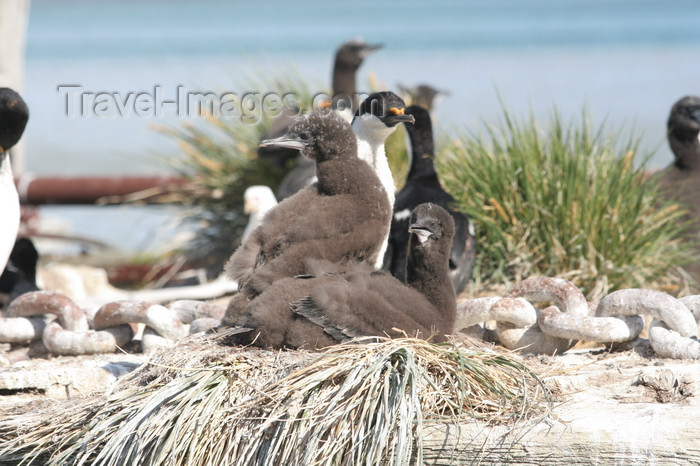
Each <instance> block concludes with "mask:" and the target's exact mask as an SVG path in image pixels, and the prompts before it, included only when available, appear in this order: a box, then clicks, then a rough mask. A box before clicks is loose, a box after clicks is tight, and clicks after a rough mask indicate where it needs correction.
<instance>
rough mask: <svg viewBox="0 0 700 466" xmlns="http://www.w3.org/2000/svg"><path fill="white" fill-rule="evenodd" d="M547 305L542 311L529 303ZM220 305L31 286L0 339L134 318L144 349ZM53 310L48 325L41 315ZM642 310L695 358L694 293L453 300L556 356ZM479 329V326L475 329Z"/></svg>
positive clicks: (87, 342)
mask: <svg viewBox="0 0 700 466" xmlns="http://www.w3.org/2000/svg"><path fill="white" fill-rule="evenodd" d="M541 303H546V304H548V305H547V306H546V307H544V309H541V310H540V309H539V308H537V307H536V306H535V305H536V304H541ZM223 312H224V307H223V306H218V305H215V304H211V303H206V302H203V301H194V300H180V301H175V302H173V303H171V304H169V305H168V306H162V305H158V304H151V303H146V302H142V301H116V302H111V303H108V304H105V305H104V306H102V307H101V308H100V309H98V310H97V312H95V314H94V316H93V317H92V318H90V317H89V313H87V312H86V311H85V310H83V309H81V308H80V307H78V306H77V305H76V304H75V303H74V302H73V301H72V300H71V299H70V298H68V297H67V296H65V295H62V294H60V293H55V292H49V291H37V292H33V293H27V294H24V295H22V296H20V297H18V298H17V299H15V300H14V301H13V302H12V303H11V305H10V307H9V308H8V309H7V312H6V316H5V317H4V318H0V342H9V343H26V342H30V341H33V340H38V339H41V340H42V341H43V342H44V345H45V346H46V347H47V349H48V350H49V351H50V352H52V353H54V354H64V355H68V354H92V353H101V352H114V351H116V350H117V348H118V347H121V346H123V345H125V344H126V343H128V342H129V341H130V340H131V339H132V338H133V329H134V328H135V326H136V324H143V325H144V326H145V329H144V332H143V336H142V344H143V348H144V351H149V350H150V349H153V348H155V347H160V346H173V345H175V344H176V342H177V341H178V340H179V339H180V338H182V337H184V336H185V335H186V334H187V333H188V332H189V333H195V332H199V331H203V330H207V329H210V328H213V327H215V326H217V325H218V324H219V322H220V320H221V318H222V316H223ZM46 314H50V315H54V316H55V319H54V320H53V321H51V322H48V323H46V321H45V319H44V318H42V317H39V316H43V315H46ZM644 316H649V317H651V318H653V320H652V322H651V324H650V326H649V331H648V336H649V343H650V344H651V347H652V348H653V350H654V351H655V352H656V354H657V355H659V356H660V357H664V358H677V359H678V358H684V359H700V341H698V322H699V321H700V295H694V296H686V297H684V298H680V299H676V298H674V297H672V296H670V295H668V294H666V293H662V292H660V291H654V290H645V289H626V290H619V291H615V292H613V293H610V294H609V295H607V296H605V297H604V298H603V299H602V300H601V301H600V303H598V304H595V303H589V302H587V301H586V299H585V297H584V295H583V294H582V293H581V291H580V290H579V289H578V288H577V287H576V286H575V285H574V284H573V283H571V282H569V281H567V280H564V279H561V278H551V277H534V278H529V279H527V280H523V281H522V282H520V283H517V284H516V285H514V286H513V287H512V288H511V289H510V290H508V291H507V292H506V293H505V295H504V296H502V297H487V298H476V299H469V300H466V301H462V302H460V303H459V304H458V305H457V321H456V325H455V331H464V332H467V333H470V334H481V335H483V327H484V325H485V323H486V322H490V321H492V322H495V326H496V336H497V338H498V340H499V343H500V344H502V345H503V346H505V347H506V348H508V349H511V350H518V351H520V352H522V353H535V354H561V353H564V352H565V351H567V350H568V349H570V348H571V347H572V346H574V345H575V344H576V343H577V342H578V341H594V342H600V343H619V342H625V341H631V340H634V339H636V338H639V335H640V333H641V332H642V329H643V328H644ZM475 330H480V332H475Z"/></svg>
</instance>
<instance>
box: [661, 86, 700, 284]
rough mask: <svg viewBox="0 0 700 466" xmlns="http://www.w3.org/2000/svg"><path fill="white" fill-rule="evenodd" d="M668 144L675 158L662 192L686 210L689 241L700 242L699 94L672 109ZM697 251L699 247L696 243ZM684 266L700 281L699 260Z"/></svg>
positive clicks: (663, 182)
mask: <svg viewBox="0 0 700 466" xmlns="http://www.w3.org/2000/svg"><path fill="white" fill-rule="evenodd" d="M667 128H668V143H669V145H670V146H671V150H672V151H673V155H674V156H675V161H674V162H673V164H671V165H670V166H669V167H668V168H666V169H665V170H664V172H663V174H662V176H661V180H660V181H661V186H662V187H663V188H664V191H663V194H664V195H665V196H667V197H668V198H669V199H672V200H674V201H677V202H680V203H682V204H683V207H684V208H685V209H687V210H688V216H687V217H686V218H685V219H684V220H687V221H689V229H688V235H689V241H691V242H693V243H695V244H696V245H700V97H698V96H685V97H683V98H681V99H680V100H678V101H677V102H676V103H675V104H674V105H673V107H672V108H671V114H670V115H669V117H668V122H667ZM697 249H698V252H699V253H700V246H697ZM685 269H686V270H687V271H688V272H689V273H690V274H691V275H692V276H693V278H695V280H696V281H698V282H699V283H700V263H696V264H689V265H687V266H686V267H685Z"/></svg>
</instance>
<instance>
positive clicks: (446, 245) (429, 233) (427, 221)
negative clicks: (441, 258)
mask: <svg viewBox="0 0 700 466" xmlns="http://www.w3.org/2000/svg"><path fill="white" fill-rule="evenodd" d="M408 232H409V233H410V235H411V237H410V241H411V242H412V245H413V246H418V247H423V248H435V247H438V248H440V249H445V251H443V252H445V253H446V254H447V255H449V251H450V247H451V244H452V237H453V236H454V234H455V222H454V220H453V219H452V215H450V214H449V212H447V211H446V210H445V209H443V208H442V207H440V206H439V205H437V204H433V203H430V202H426V203H423V204H420V205H418V206H417V207H416V208H415V209H413V212H412V213H411V219H410V221H409V227H408ZM416 241H417V242H418V244H415V242H416Z"/></svg>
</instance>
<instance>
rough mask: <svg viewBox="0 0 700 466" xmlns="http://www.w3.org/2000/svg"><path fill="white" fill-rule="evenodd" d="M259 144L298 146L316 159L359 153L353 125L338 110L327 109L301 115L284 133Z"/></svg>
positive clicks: (294, 147) (298, 148) (316, 160)
mask: <svg viewBox="0 0 700 466" xmlns="http://www.w3.org/2000/svg"><path fill="white" fill-rule="evenodd" d="M260 146H261V147H281V148H288V149H295V150H298V151H299V152H300V153H301V155H303V156H305V157H308V158H310V159H311V160H314V161H315V162H317V163H318V162H323V161H325V160H330V159H333V158H336V157H338V156H346V155H347V156H355V157H356V156H357V140H356V139H355V134H354V133H353V131H352V127H351V126H350V124H349V123H348V122H347V121H345V120H344V119H343V117H342V116H341V115H339V114H338V113H337V112H328V111H318V112H312V113H309V114H308V115H300V116H298V117H297V118H296V119H295V120H294V123H292V125H291V126H290V127H289V129H288V130H287V132H286V133H285V135H284V136H282V137H279V138H276V139H266V140H264V141H262V142H261V143H260Z"/></svg>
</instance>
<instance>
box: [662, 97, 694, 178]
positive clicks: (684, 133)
mask: <svg viewBox="0 0 700 466" xmlns="http://www.w3.org/2000/svg"><path fill="white" fill-rule="evenodd" d="M667 128H668V142H669V145H670V146H671V150H672V151H673V154H674V156H675V157H676V161H675V165H676V166H677V167H678V168H679V169H681V170H684V169H687V168H690V167H693V166H695V167H697V166H698V163H700V160H698V152H697V149H694V150H691V151H688V148H691V147H695V148H697V145H698V144H699V140H700V97H698V96H693V95H690V96H685V97H683V98H682V99H680V100H678V101H677V102H676V103H675V104H674V105H673V107H672V108H671V114H670V115H669V117H668V122H667Z"/></svg>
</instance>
